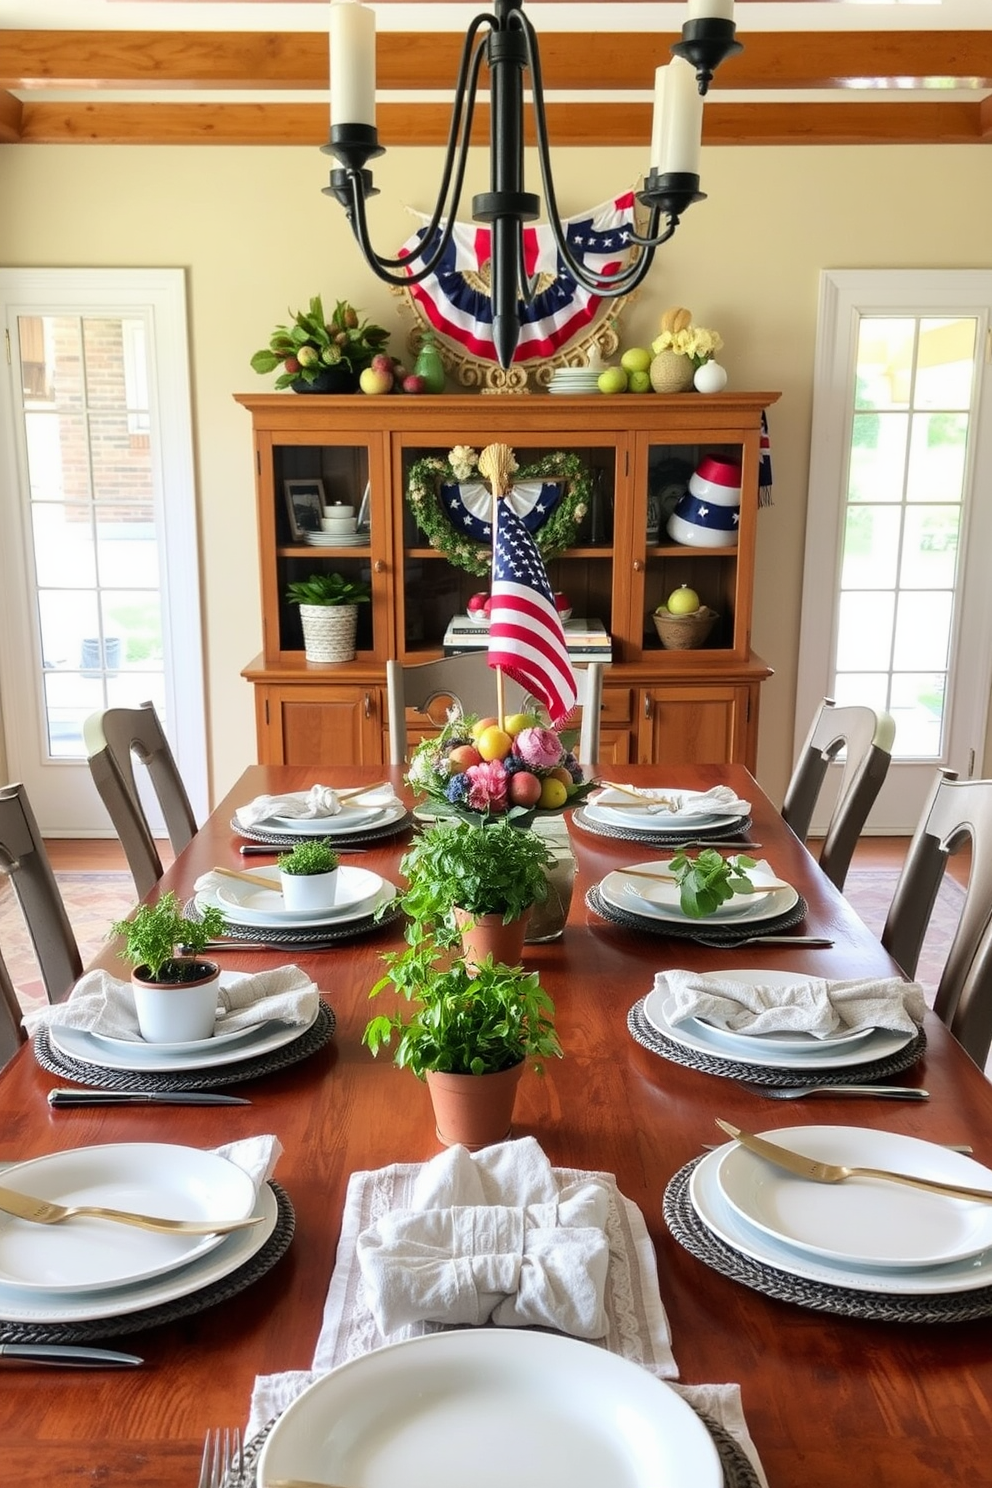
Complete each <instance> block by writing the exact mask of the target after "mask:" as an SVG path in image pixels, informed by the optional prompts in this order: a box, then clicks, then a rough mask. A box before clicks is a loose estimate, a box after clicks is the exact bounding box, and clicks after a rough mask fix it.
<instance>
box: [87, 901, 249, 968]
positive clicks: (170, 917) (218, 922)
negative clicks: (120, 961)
mask: <svg viewBox="0 0 992 1488" xmlns="http://www.w3.org/2000/svg"><path fill="white" fill-rule="evenodd" d="M226 928H227V920H226V919H225V917H224V913H223V911H222V910H219V909H216V908H215V907H214V906H213V905H208V906H207V908H206V909H204V910H202V911H201V917H200V919H199V920H187V919H186V918H185V917H184V916H183V909H182V905H181V904H180V902H179V900H178V899H177V898H176V896H175V894H174V893H173V892H172V891H171V890H170V891H169V893H167V894H163V895H162V897H161V898H160V899H157V900H156V901H155V903H154V904H142V905H141V906H140V907H139V909H138V911H137V913H136V914H135V915H134V918H133V919H130V920H118V921H117V923H116V924H115V925H111V927H110V934H111V935H112V936H113V935H120V936H122V937H123V940H124V950H123V953H122V954H123V955H124V957H125V958H126V959H127V960H128V961H130V962H131V964H132V965H133V966H134V968H135V971H136V972H137V973H138V974H139V975H141V974H142V973H143V972H144V973H146V974H145V975H143V976H142V980H143V981H149V982H185V981H191V980H193V979H194V977H195V976H196V975H197V974H198V973H195V972H194V971H193V970H192V968H194V967H196V966H197V964H198V963H197V961H196V957H197V956H199V955H200V953H201V952H202V951H203V950H204V948H205V947H206V945H207V943H208V942H209V941H211V940H216V938H217V937H218V936H219V935H223V934H224V931H225V929H226ZM180 945H181V946H182V947H183V954H182V955H178V954H177V949H178V947H179V946H180Z"/></svg>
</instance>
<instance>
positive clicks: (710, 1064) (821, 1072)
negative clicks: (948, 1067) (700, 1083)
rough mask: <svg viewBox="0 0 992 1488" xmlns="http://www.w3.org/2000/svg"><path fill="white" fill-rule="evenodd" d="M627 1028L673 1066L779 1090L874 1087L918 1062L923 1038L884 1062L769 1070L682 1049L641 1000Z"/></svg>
mask: <svg viewBox="0 0 992 1488" xmlns="http://www.w3.org/2000/svg"><path fill="white" fill-rule="evenodd" d="M627 1027H628V1029H629V1030H630V1033H631V1035H632V1037H633V1038H634V1039H635V1040H636V1042H637V1043H639V1044H641V1045H642V1046H643V1047H644V1048H645V1049H650V1050H651V1052H652V1054H660V1055H661V1057H662V1058H663V1059H670V1060H671V1061H672V1063H673V1064H682V1065H685V1067H686V1069H694V1070H699V1071H701V1073H702V1074H704V1075H722V1076H723V1077H724V1079H727V1080H744V1081H746V1083H747V1084H748V1085H768V1086H771V1087H777V1088H778V1089H780V1090H788V1089H791V1088H792V1087H793V1086H800V1085H802V1086H806V1085H823V1086H825V1087H827V1086H830V1085H861V1084H867V1085H874V1084H876V1083H877V1082H878V1081H879V1080H884V1079H885V1078H886V1076H887V1075H897V1074H899V1073H900V1071H902V1070H906V1069H909V1068H910V1067H911V1066H912V1065H914V1064H916V1062H917V1060H919V1059H922V1057H923V1055H924V1053H925V1051H926V1047H927V1036H926V1034H925V1033H924V1031H923V1029H922V1028H921V1029H920V1031H919V1033H918V1034H917V1036H916V1038H915V1039H911V1040H910V1042H909V1043H908V1044H907V1045H906V1047H905V1048H904V1049H900V1050H899V1051H898V1053H896V1054H890V1055H889V1056H888V1058H886V1059H875V1060H873V1061H872V1062H871V1064H857V1065H844V1066H842V1067H838V1068H837V1069H822V1068H821V1069H816V1070H813V1069H811V1070H804V1069H773V1068H771V1067H768V1066H764V1065H755V1064H743V1063H741V1062H740V1061H739V1060H736V1059H722V1058H720V1057H719V1056H718V1055H716V1054H713V1055H709V1054H700V1053H699V1052H698V1050H696V1049H686V1048H684V1047H683V1045H682V1044H677V1043H675V1041H674V1040H673V1039H669V1038H666V1037H665V1035H664V1034H663V1033H659V1031H658V1029H657V1028H655V1026H654V1024H653V1023H652V1022H650V1021H649V1019H648V1017H647V1015H646V1014H645V1012H644V998H643V997H642V998H640V999H639V1000H638V1001H637V1002H635V1003H634V1006H633V1007H632V1008H631V1010H630V1012H629V1013H628V1014H627Z"/></svg>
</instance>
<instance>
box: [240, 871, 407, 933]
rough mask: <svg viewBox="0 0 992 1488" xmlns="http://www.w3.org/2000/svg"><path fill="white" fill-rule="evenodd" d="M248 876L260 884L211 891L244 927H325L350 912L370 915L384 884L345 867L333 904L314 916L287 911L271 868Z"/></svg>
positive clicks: (375, 875) (308, 912)
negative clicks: (273, 883)
mask: <svg viewBox="0 0 992 1488" xmlns="http://www.w3.org/2000/svg"><path fill="white" fill-rule="evenodd" d="M245 872H246V873H249V874H251V875H252V876H253V877H258V878H259V879H260V880H261V882H259V884H258V885H257V886H256V887H254V888H253V887H252V885H251V884H250V883H246V882H245V881H244V879H243V878H232V879H226V880H225V881H224V883H222V884H218V885H217V886H216V888H214V889H213V891H212V892H213V894H214V895H215V897H216V899H217V902H218V904H219V905H220V907H221V909H223V910H226V911H227V912H229V913H230V914H231V916H232V918H233V919H234V920H236V921H237V922H238V923H239V924H242V925H269V926H276V925H282V924H287V923H288V924H290V925H298V924H301V923H302V924H313V923H314V920H315V918H316V919H317V920H318V921H319V922H320V923H321V924H323V923H325V922H326V921H328V920H336V919H339V918H340V917H341V916H342V915H344V914H347V913H348V911H349V910H353V909H359V908H360V907H361V906H363V905H364V906H365V911H364V912H365V913H366V914H367V913H369V910H368V904H369V902H370V901H371V900H372V899H373V898H374V897H375V895H376V894H378V892H379V890H380V889H381V888H382V886H383V882H384V880H383V879H382V878H381V877H380V876H379V874H378V873H372V872H371V871H370V869H368V868H349V867H347V866H344V865H343V866H342V867H340V868H339V869H338V877H337V891H336V893H335V897H334V904H333V905H332V906H331V908H330V909H328V910H324V911H323V912H322V913H321V914H320V915H319V916H315V915H314V912H313V910H312V909H303V910H299V909H287V908H286V904H285V900H284V899H283V897H282V890H281V889H272V888H269V887H268V885H269V882H270V881H271V880H272V878H273V873H274V870H273V869H272V868H248V869H246V870H245Z"/></svg>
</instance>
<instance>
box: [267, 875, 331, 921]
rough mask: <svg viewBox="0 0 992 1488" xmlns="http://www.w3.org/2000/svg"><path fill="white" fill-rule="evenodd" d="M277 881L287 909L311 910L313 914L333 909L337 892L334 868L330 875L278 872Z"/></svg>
mask: <svg viewBox="0 0 992 1488" xmlns="http://www.w3.org/2000/svg"><path fill="white" fill-rule="evenodd" d="M279 879H280V882H281V883H282V897H283V902H284V904H285V906H286V908H287V909H291V910H294V911H301V912H302V911H310V910H312V911H313V913H314V914H322V913H323V912H324V910H328V909H333V908H334V901H335V899H336V898H337V892H338V870H337V869H336V868H334V869H333V870H332V871H331V872H330V873H283V872H282V870H280V872H279Z"/></svg>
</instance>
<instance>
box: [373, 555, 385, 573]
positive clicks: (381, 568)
mask: <svg viewBox="0 0 992 1488" xmlns="http://www.w3.org/2000/svg"><path fill="white" fill-rule="evenodd" d="M372 572H373V573H385V572H386V565H385V563H384V562H383V560H382V559H381V558H377V559H376V560H375V562H374V563H373V565H372Z"/></svg>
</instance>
